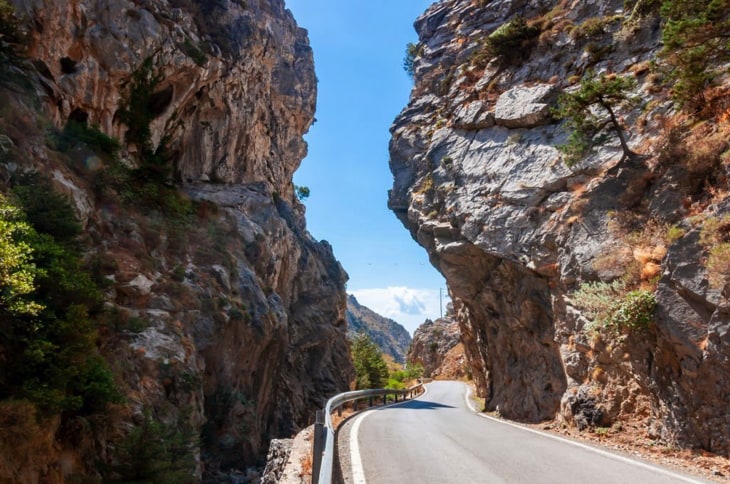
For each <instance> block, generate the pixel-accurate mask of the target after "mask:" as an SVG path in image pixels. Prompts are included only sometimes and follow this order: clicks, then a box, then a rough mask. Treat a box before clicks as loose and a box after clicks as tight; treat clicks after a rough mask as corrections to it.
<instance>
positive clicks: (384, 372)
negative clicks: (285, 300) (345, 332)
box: [351, 333, 388, 390]
mask: <svg viewBox="0 0 730 484" xmlns="http://www.w3.org/2000/svg"><path fill="white" fill-rule="evenodd" d="M351 343H352V345H351V351H352V361H353V363H354V365H355V373H356V381H355V387H356V388H357V389H358V390H362V389H367V388H383V387H384V386H385V385H386V384H387V383H388V365H387V364H386V363H385V359H383V353H382V352H381V351H380V348H378V346H377V345H376V344H375V343H373V340H371V339H370V336H368V335H367V334H364V333H360V334H358V335H357V336H355V337H354V338H353V340H352V342H351Z"/></svg>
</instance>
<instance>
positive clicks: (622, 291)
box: [571, 281, 656, 332]
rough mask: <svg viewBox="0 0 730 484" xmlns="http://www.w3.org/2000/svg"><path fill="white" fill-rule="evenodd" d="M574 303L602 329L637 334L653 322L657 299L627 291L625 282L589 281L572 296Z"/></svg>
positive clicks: (652, 296) (636, 291)
mask: <svg viewBox="0 0 730 484" xmlns="http://www.w3.org/2000/svg"><path fill="white" fill-rule="evenodd" d="M571 299H572V300H573V303H574V304H575V305H576V306H577V307H579V308H580V309H582V310H584V311H585V312H586V316H587V317H589V318H590V319H592V320H593V321H594V323H595V324H597V325H598V326H599V327H603V328H606V329H608V330H610V331H615V332H623V331H638V330H642V329H645V328H647V327H649V325H650V324H651V323H652V321H653V314H654V308H655V307H656V299H655V298H654V295H653V294H652V293H651V292H649V291H645V290H642V289H639V290H635V291H629V292H626V286H625V284H624V283H623V282H620V281H614V282H612V283H606V282H587V283H583V284H581V285H580V287H579V289H578V290H577V291H576V292H575V293H574V294H573V295H572V297H571Z"/></svg>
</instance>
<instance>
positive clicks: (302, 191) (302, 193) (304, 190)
mask: <svg viewBox="0 0 730 484" xmlns="http://www.w3.org/2000/svg"><path fill="white" fill-rule="evenodd" d="M294 193H295V194H296V196H297V198H298V199H299V200H300V201H304V200H306V199H307V198H309V195H310V191H309V187H303V186H299V185H294Z"/></svg>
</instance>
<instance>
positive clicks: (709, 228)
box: [700, 215, 730, 288]
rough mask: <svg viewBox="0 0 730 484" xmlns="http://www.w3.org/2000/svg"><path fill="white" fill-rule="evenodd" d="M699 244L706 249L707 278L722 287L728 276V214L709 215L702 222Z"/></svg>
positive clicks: (729, 271) (729, 220) (729, 260)
mask: <svg viewBox="0 0 730 484" xmlns="http://www.w3.org/2000/svg"><path fill="white" fill-rule="evenodd" d="M700 244H702V246H703V247H704V248H705V250H707V252H708V254H709V255H708V257H707V262H706V264H705V265H706V267H707V278H708V280H709V282H710V285H711V286H712V287H717V288H722V287H723V286H724V285H725V284H726V283H727V281H728V278H729V277H730V215H724V216H721V217H709V218H707V219H706V220H705V221H704V223H703V224H702V230H701V232H700Z"/></svg>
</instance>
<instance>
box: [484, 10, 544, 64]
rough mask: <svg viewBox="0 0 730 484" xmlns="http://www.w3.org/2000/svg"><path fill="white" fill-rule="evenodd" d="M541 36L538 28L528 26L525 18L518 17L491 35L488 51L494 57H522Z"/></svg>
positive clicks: (487, 45) (488, 38) (488, 39)
mask: <svg viewBox="0 0 730 484" xmlns="http://www.w3.org/2000/svg"><path fill="white" fill-rule="evenodd" d="M539 35H540V28H539V27H538V26H535V25H528V24H527V21H526V20H525V18H524V17H523V16H521V15H517V16H515V17H513V18H512V19H511V20H510V21H509V22H506V23H504V24H502V25H501V26H500V27H499V28H498V29H497V30H495V31H494V32H492V33H491V34H489V36H488V37H487V42H486V49H487V52H488V53H489V54H490V55H491V56H492V57H505V58H506V57H508V56H512V57H521V56H524V55H525V53H526V52H527V51H529V50H530V47H531V46H532V44H533V43H534V41H535V40H536V39H537V38H538V37H539Z"/></svg>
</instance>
